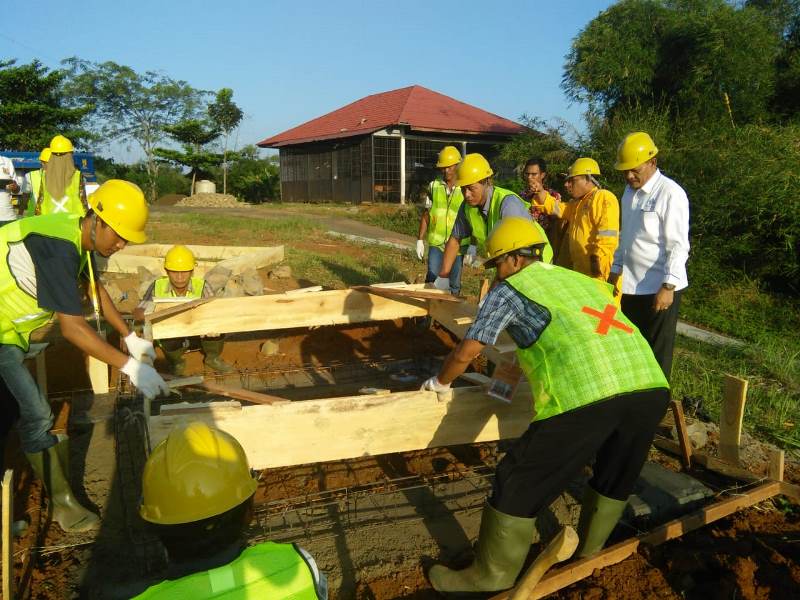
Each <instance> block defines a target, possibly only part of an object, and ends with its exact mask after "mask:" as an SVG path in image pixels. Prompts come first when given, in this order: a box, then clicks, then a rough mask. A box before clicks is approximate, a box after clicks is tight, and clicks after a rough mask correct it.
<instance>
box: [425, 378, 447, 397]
mask: <svg viewBox="0 0 800 600" xmlns="http://www.w3.org/2000/svg"><path fill="white" fill-rule="evenodd" d="M419 389H420V391H423V392H436V393H437V394H439V393H442V392H449V391H450V384H449V383H446V384H445V383H439V378H438V377H436V375H434V376H433V377H431V378H430V379H426V380H425V383H423V384H422V387H421V388H419Z"/></svg>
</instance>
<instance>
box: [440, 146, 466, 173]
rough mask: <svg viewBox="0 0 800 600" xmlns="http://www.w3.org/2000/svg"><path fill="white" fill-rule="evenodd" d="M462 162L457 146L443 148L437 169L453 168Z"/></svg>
mask: <svg viewBox="0 0 800 600" xmlns="http://www.w3.org/2000/svg"><path fill="white" fill-rule="evenodd" d="M460 162H461V152H459V151H458V150H457V149H456V147H455V146H445V147H444V148H442V151H441V152H439V158H438V160H437V161H436V167H437V168H438V169H441V168H444V167H452V166H453V165H457V164H458V163H460Z"/></svg>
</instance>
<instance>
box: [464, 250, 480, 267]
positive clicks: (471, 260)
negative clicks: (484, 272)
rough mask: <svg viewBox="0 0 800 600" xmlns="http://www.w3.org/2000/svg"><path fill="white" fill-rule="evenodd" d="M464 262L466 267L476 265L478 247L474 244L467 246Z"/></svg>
mask: <svg viewBox="0 0 800 600" xmlns="http://www.w3.org/2000/svg"><path fill="white" fill-rule="evenodd" d="M464 264H465V265H467V266H468V267H477V266H478V248H477V247H476V246H470V247H469V248H467V253H466V254H465V255H464Z"/></svg>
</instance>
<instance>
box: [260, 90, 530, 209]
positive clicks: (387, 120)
mask: <svg viewBox="0 0 800 600" xmlns="http://www.w3.org/2000/svg"><path fill="white" fill-rule="evenodd" d="M524 131H526V129H525V127H523V126H522V125H520V124H518V123H515V122H513V121H510V120H508V119H505V118H503V117H500V116H498V115H495V114H492V113H489V112H486V111H485V110H481V109H479V108H476V107H474V106H471V105H469V104H466V103H464V102H460V101H458V100H456V99H454V98H451V97H449V96H445V95H444V94H440V93H438V92H434V91H433V90H429V89H427V88H424V87H422V86H419V85H413V86H410V87H405V88H401V89H398V90H392V91H389V92H383V93H381V94H373V95H371V96H366V97H365V98H361V99H360V100H356V101H355V102H352V103H350V104H348V105H347V106H343V107H342V108H339V109H337V110H334V111H333V112H330V113H328V114H325V115H322V116H321V117H317V118H316V119H312V120H311V121H308V122H306V123H303V124H302V125H298V126H297V127H293V128H291V129H288V130H286V131H284V132H283V133H279V134H277V135H274V136H272V137H269V138H267V139H265V140H262V141H261V142H258V145H259V146H261V147H262V148H277V149H278V150H279V152H280V165H281V197H282V198H283V200H286V201H295V202H305V201H314V202H326V201H331V200H333V201H338V202H353V203H360V202H373V201H383V202H406V201H407V200H412V201H413V200H415V199H416V198H417V196H418V194H419V193H421V190H424V189H426V188H427V184H428V182H430V180H431V179H433V177H434V176H435V170H434V165H435V164H436V156H437V154H438V153H439V151H440V150H441V149H442V148H443V147H444V146H447V145H454V146H456V147H457V148H459V149H460V150H461V152H462V155H463V154H466V153H467V152H481V153H482V154H484V155H485V156H486V157H487V158H488V159H489V160H490V161H491V160H492V158H493V157H495V156H496V154H497V146H498V145H499V144H503V143H505V142H507V141H508V140H509V139H510V138H511V137H512V136H514V135H517V134H519V133H522V132H524Z"/></svg>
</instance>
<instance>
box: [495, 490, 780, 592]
mask: <svg viewBox="0 0 800 600" xmlns="http://www.w3.org/2000/svg"><path fill="white" fill-rule="evenodd" d="M781 485H783V484H781V483H779V482H776V481H773V482H770V483H765V484H763V485H760V486H758V487H756V488H753V489H752V490H749V491H748V492H745V493H742V494H739V495H736V496H733V497H730V498H726V499H725V500H722V501H720V502H716V503H714V504H711V505H709V506H705V507H703V508H701V509H699V510H697V511H695V512H693V513H691V514H689V515H686V516H685V517H680V518H678V519H675V520H673V521H669V522H668V523H665V524H664V525H662V526H660V527H657V528H656V529H654V530H653V531H651V532H649V533H644V534H642V535H641V536H638V537H634V538H630V539H628V540H624V541H622V542H619V543H618V544H615V545H613V546H610V547H608V548H606V549H605V550H602V551H601V552H599V553H598V554H595V555H594V556H589V557H587V558H581V559H579V560H577V561H575V562H573V563H570V564H568V565H566V566H564V567H561V568H560V569H557V570H555V571H552V572H550V573H548V574H547V575H545V576H544V577H543V578H542V579H541V581H540V582H539V585H538V586H536V589H535V590H534V592H533V594H531V596H530V598H531V600H535V599H538V598H543V597H545V596H547V595H548V594H553V593H555V592H557V591H558V590H560V589H563V588H565V587H567V586H569V585H572V584H573V583H575V582H577V581H580V580H581V579H585V578H586V577H589V576H590V575H591V574H592V573H594V571H595V570H596V569H602V568H604V567H608V566H611V565H615V564H617V563H619V562H622V561H623V560H625V559H626V558H628V557H629V556H631V555H633V554H634V553H635V552H636V551H637V550H638V549H639V545H640V544H646V545H651V546H657V545H659V544H663V543H664V542H666V541H669V540H672V539H675V538H677V537H680V536H682V535H684V534H686V533H689V532H690V531H694V530H695V529H698V528H700V527H703V526H705V525H708V524H710V523H713V522H714V521H718V520H719V519H722V518H724V517H727V516H728V515H732V514H733V513H735V512H736V511H738V510H741V509H742V508H747V507H748V506H753V505H754V504H758V503H759V502H762V501H764V500H767V499H769V498H771V497H773V496H775V495H776V494H779V493H781ZM508 598H509V592H508V591H506V592H501V593H500V594H497V595H495V596H492V598H491V600H508Z"/></svg>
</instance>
